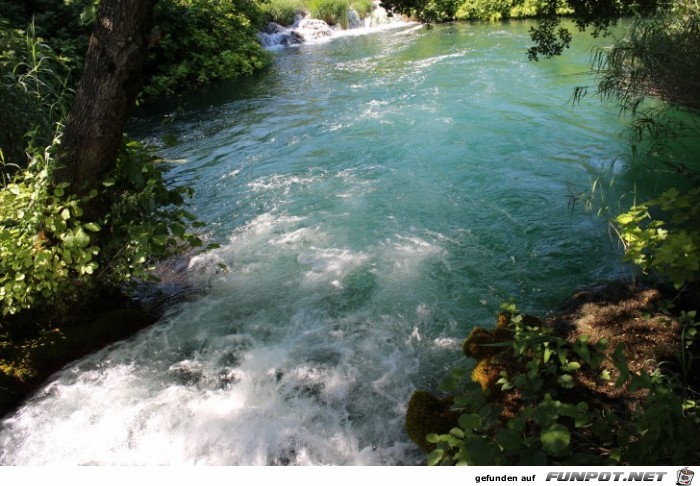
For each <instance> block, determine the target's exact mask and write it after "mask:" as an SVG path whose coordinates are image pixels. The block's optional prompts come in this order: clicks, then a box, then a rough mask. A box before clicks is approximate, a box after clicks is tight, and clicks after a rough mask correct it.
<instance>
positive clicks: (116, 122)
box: [54, 0, 157, 216]
mask: <svg viewBox="0 0 700 486" xmlns="http://www.w3.org/2000/svg"><path fill="white" fill-rule="evenodd" d="M156 2H157V0H102V1H101V2H100V7H99V10H98V13H97V21H96V23H95V28H94V30H93V32H92V36H91V38H90V45H89V47H88V51H87V55H86V57H85V68H84V71H83V75H82V77H81V78H80V83H79V85H78V89H77V92H76V96H75V101H74V102H73V106H72V107H71V111H70V113H69V115H68V118H67V120H66V127H65V130H64V133H63V141H62V142H61V147H60V149H59V153H58V162H59V164H58V165H59V167H60V168H59V169H58V170H57V171H56V173H55V175H54V179H55V181H56V182H67V183H68V184H69V190H70V192H72V193H73V194H77V195H79V196H81V195H84V194H87V193H88V192H89V191H90V190H92V189H99V187H98V186H99V184H100V182H101V181H102V179H103V178H104V176H105V174H106V173H108V172H109V171H110V170H112V169H113V168H114V166H115V164H116V160H117V155H118V152H119V146H120V143H121V139H122V134H123V131H124V127H125V125H126V122H127V120H128V118H129V115H130V114H131V111H132V109H133V107H134V105H135V102H136V96H137V95H138V93H139V90H140V89H141V84H142V79H141V77H142V68H143V63H144V61H145V59H146V50H147V47H148V37H149V33H150V31H151V28H152V26H153V8H154V7H155V4H156ZM87 209H90V208H87ZM90 212H94V211H90ZM93 216H94V214H93Z"/></svg>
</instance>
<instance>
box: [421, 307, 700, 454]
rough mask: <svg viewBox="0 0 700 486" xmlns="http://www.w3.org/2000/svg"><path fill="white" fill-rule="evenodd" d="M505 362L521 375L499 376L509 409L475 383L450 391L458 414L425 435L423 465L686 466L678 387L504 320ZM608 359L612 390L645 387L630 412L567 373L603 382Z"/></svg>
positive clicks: (692, 429)
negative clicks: (597, 397) (512, 404)
mask: <svg viewBox="0 0 700 486" xmlns="http://www.w3.org/2000/svg"><path fill="white" fill-rule="evenodd" d="M512 324H513V326H514V329H515V336H514V339H513V342H512V349H511V353H512V356H511V357H512V359H513V360H514V361H515V363H517V365H518V367H519V369H520V371H519V372H517V373H514V374H513V376H508V374H507V373H505V372H503V373H502V379H501V380H500V381H499V384H500V385H501V387H502V388H503V390H505V393H508V394H510V396H512V397H517V400H518V403H519V408H518V410H517V413H515V414H513V413H511V414H508V415H504V414H503V413H502V412H503V407H502V406H501V405H498V403H497V402H494V401H492V400H491V399H490V398H489V397H488V392H486V393H485V392H484V391H483V390H482V389H481V387H480V386H479V385H478V384H476V383H473V382H472V383H468V384H467V385H466V386H465V387H464V388H462V389H461V391H460V392H459V394H458V395H457V396H456V397H455V401H454V406H453V407H452V408H453V410H455V411H458V412H460V413H461V415H460V417H459V420H458V425H457V427H454V428H453V429H452V430H450V431H449V433H442V434H428V435H427V437H426V440H427V441H428V442H429V443H432V444H434V445H435V449H434V450H433V452H431V453H430V455H429V456H428V459H427V460H428V464H429V465H438V464H440V465H501V464H503V465H546V464H575V465H649V464H667V463H676V464H679V463H690V462H693V460H694V459H695V460H697V459H698V453H697V448H696V447H695V445H694V440H695V438H694V437H695V435H696V433H697V432H696V431H697V430H698V427H699V426H700V403H699V402H698V401H696V400H694V399H687V398H683V394H682V390H679V389H677V388H676V386H675V385H674V382H673V381H672V380H669V379H666V378H665V377H664V376H662V375H661V374H660V373H653V374H651V375H650V374H647V373H642V374H634V373H631V372H630V370H629V367H628V365H627V361H626V359H625V354H624V349H623V348H622V347H618V348H617V349H615V351H614V352H613V353H612V355H608V354H607V353H606V349H605V348H606V346H605V343H604V342H598V343H595V344H593V343H590V342H589V340H588V339H587V338H585V337H584V338H581V339H579V340H577V341H576V342H575V343H569V342H567V341H565V340H563V339H561V338H558V337H556V336H552V335H551V334H550V333H549V332H548V331H547V330H545V329H542V328H540V327H538V326H531V325H527V324H525V322H524V320H523V319H522V316H520V315H519V314H515V315H514V316H513V317H512ZM605 358H608V359H611V360H612V363H613V364H614V366H615V368H616V370H617V375H618V378H617V380H616V382H615V386H617V387H623V386H624V387H628V388H629V390H630V391H635V390H637V391H640V392H642V391H643V392H644V393H646V398H644V400H643V403H642V404H641V405H640V406H639V407H637V408H636V409H635V410H632V411H629V410H624V409H617V410H616V409H614V408H612V407H610V406H604V405H601V404H600V403H598V404H596V402H595V401H594V400H591V399H590V398H591V397H586V396H582V395H581V394H580V393H577V392H580V390H579V389H578V388H576V386H575V383H576V376H577V375H579V374H581V373H587V374H588V375H589V376H600V378H599V379H601V380H605V379H610V378H609V377H610V370H607V369H604V368H602V367H601V365H602V363H603V362H604V359H605Z"/></svg>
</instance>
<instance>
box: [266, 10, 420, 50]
mask: <svg viewBox="0 0 700 486" xmlns="http://www.w3.org/2000/svg"><path fill="white" fill-rule="evenodd" d="M379 3H380V2H379V0H374V1H373V4H374V6H373V8H372V10H371V12H370V13H369V14H368V15H366V16H365V17H364V18H360V15H359V14H358V13H357V12H356V11H355V10H352V9H350V10H348V13H347V27H348V28H347V29H343V28H341V27H340V26H339V25H334V26H332V27H331V26H330V25H328V24H327V23H326V22H324V21H323V20H319V19H314V18H311V17H310V16H309V15H308V14H307V13H306V12H298V13H297V15H296V18H295V20H294V23H293V24H292V25H289V26H286V27H285V26H283V25H280V24H277V23H275V22H270V23H269V24H267V25H266V26H265V27H263V29H262V31H261V32H260V33H259V34H258V39H259V41H260V43H261V44H262V45H263V46H265V47H266V48H268V49H274V48H280V47H289V46H296V45H300V44H303V43H307V42H320V41H328V40H330V39H332V38H337V37H348V36H353V37H354V36H358V35H365V34H368V33H371V32H377V31H382V30H390V29H397V28H400V27H405V26H406V25H409V24H410V23H409V22H406V21H404V20H403V18H402V17H401V16H398V15H396V16H391V17H390V16H389V14H388V13H387V11H386V10H385V9H384V8H383V7H381V6H380V5H379Z"/></svg>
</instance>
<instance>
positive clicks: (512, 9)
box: [455, 0, 565, 21]
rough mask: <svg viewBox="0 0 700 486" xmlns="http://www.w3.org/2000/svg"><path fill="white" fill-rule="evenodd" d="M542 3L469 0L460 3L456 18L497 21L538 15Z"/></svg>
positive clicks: (525, 0)
mask: <svg viewBox="0 0 700 486" xmlns="http://www.w3.org/2000/svg"><path fill="white" fill-rule="evenodd" d="M541 3H542V2H541V1H540V0H467V1H464V2H462V3H460V5H459V7H458V8H457V12H456V14H455V18H456V19H457V20H492V21H495V20H505V19H516V18H527V17H536V16H537V15H538V13H539V8H540V5H541ZM560 13H565V12H564V11H562V12H560Z"/></svg>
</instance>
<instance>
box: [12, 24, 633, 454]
mask: <svg viewBox="0 0 700 486" xmlns="http://www.w3.org/2000/svg"><path fill="white" fill-rule="evenodd" d="M528 27H529V24H527V23H512V24H505V25H503V26H491V25H467V24H465V25H452V26H440V27H437V28H435V29H433V30H426V29H424V28H416V27H407V28H405V29H401V30H398V31H390V32H384V33H382V34H381V35H368V36H365V37H357V38H352V39H338V40H335V41H333V42H330V43H326V44H322V45H309V46H302V47H300V48H298V49H290V50H286V51H280V52H278V53H277V58H276V62H275V65H274V67H273V69H272V70H271V72H269V73H267V74H265V75H263V76H259V77H258V78H257V79H255V80H253V81H246V82H241V83H237V84H229V85H224V86H221V87H219V88H217V89H210V90H208V91H205V92H202V93H200V94H198V95H197V96H196V97H192V98H191V99H189V100H188V101H187V102H186V104H185V110H184V113H181V114H179V115H178V116H177V117H176V122H175V123H174V124H172V125H167V126H165V125H160V124H159V118H158V116H156V115H153V116H150V117H148V116H146V115H143V116H142V119H141V120H140V125H139V127H140V128H138V129H139V130H141V133H142V134H143V138H145V139H149V140H151V141H155V142H156V143H157V142H159V141H160V140H161V138H162V137H164V136H165V135H175V136H177V138H178V139H179V144H178V145H177V146H176V147H173V148H164V149H163V151H162V154H163V156H164V157H166V158H168V159H172V160H178V161H179V163H177V164H174V165H173V168H172V171H171V173H170V177H171V180H172V181H173V182H174V183H180V184H190V185H192V186H193V187H194V188H195V189H196V193H197V195H196V197H195V200H194V208H195V211H196V213H197V214H198V215H199V216H200V217H201V218H202V219H204V220H206V221H207V222H209V231H210V234H209V238H210V239H213V240H216V241H219V242H222V243H223V246H222V248H220V249H218V250H215V251H212V252H210V253H207V254H204V255H201V256H199V257H197V258H195V259H194V260H193V262H192V265H191V269H190V276H191V278H192V279H193V280H194V281H195V282H198V283H199V284H200V285H202V286H204V287H205V288H206V289H207V292H206V294H205V295H203V296H202V297H200V298H197V299H196V300H194V301H191V302H185V303H182V304H180V305H178V306H176V307H175V308H172V309H170V310H169V311H168V313H167V315H166V316H165V317H164V318H163V319H162V321H161V322H160V323H159V324H157V325H156V326H154V327H153V328H152V329H149V330H146V331H145V332H143V333H141V334H139V335H138V336H136V337H134V338H132V339H130V340H129V341H126V342H124V343H121V344H118V345H115V346H112V347H110V348H108V349H106V350H103V351H101V352H99V353H97V354H95V355H93V356H91V357H88V358H86V359H85V360H82V361H80V362H77V363H74V364H72V365H70V366H69V367H67V368H66V369H65V370H64V371H62V372H61V373H59V374H58V375H56V376H55V377H54V378H53V379H52V381H51V382H50V383H48V384H47V385H46V386H45V387H44V388H43V389H42V390H41V391H40V392H39V393H38V394H37V395H36V396H35V397H34V398H32V399H31V400H30V401H28V403H26V404H25V406H23V407H22V408H21V409H20V410H19V411H18V412H17V413H16V414H14V415H13V416H10V417H7V418H6V420H5V421H4V422H3V424H2V431H1V432H0V451H1V452H0V461H1V462H2V463H5V464H179V463H194V464H417V463H421V461H422V460H423V459H422V455H421V454H420V453H419V451H418V450H417V449H416V447H415V446H413V445H412V444H411V443H410V441H409V440H408V438H407V437H406V435H405V431H404V429H403V414H404V412H405V409H406V404H407V402H408V399H409V397H410V395H411V393H412V391H413V390H414V389H416V388H417V387H434V386H435V383H436V382H437V381H439V380H440V379H441V377H442V376H443V374H444V372H445V370H446V369H447V368H448V367H449V366H451V365H452V364H454V362H455V360H457V359H459V356H460V351H459V343H460V341H461V340H462V339H463V338H464V337H465V336H466V335H467V333H468V332H469V330H470V329H471V328H472V327H473V326H474V325H475V324H485V325H488V324H490V323H491V321H492V319H493V316H494V314H495V312H496V311H497V309H498V307H499V304H500V302H501V301H503V300H505V299H507V298H509V297H515V298H516V299H517V300H518V302H519V303H520V305H521V307H523V308H525V309H526V310H527V311H530V312H533V313H544V312H547V311H548V310H550V309H552V308H553V307H554V306H556V305H557V304H558V303H559V302H560V300H561V299H562V298H563V297H565V296H566V295H567V294H568V293H569V292H570V291H571V290H573V289H574V288H575V287H577V286H580V285H582V284H587V283H591V282H593V281H597V280H600V279H604V278H608V277H611V276H614V275H616V274H617V272H619V271H620V268H619V267H618V264H617V263H616V261H617V254H616V251H615V248H614V245H613V243H612V242H611V241H610V239H609V238H608V236H607V234H606V232H605V229H604V227H603V224H602V223H601V222H600V221H596V220H593V219H591V218H589V217H587V216H585V215H581V214H578V213H575V214H574V215H570V213H569V211H568V210H567V199H566V195H567V194H568V189H569V188H574V189H578V190H581V189H585V188H586V187H587V186H588V184H589V180H590V178H591V177H592V176H595V175H596V174H597V172H598V171H599V170H600V169H601V168H602V167H603V166H604V165H605V164H607V163H608V161H609V160H611V159H612V158H614V157H616V156H617V155H619V154H620V153H622V152H624V150H625V148H624V144H623V143H622V142H621V141H620V140H619V139H618V137H617V135H618V133H619V131H620V130H621V127H622V125H621V123H622V122H620V121H619V120H618V119H617V112H616V109H615V108H614V107H609V106H601V105H599V104H597V103H594V102H590V103H587V104H583V105H582V106H581V107H578V108H576V109H574V108H572V106H571V104H570V103H569V97H570V95H571V91H572V89H573V87H574V86H575V85H576V84H581V83H582V82H590V81H589V80H588V81H587V80H586V79H585V78H581V77H574V76H572V75H573V74H575V73H579V72H582V71H584V70H585V69H586V61H587V59H588V55H587V53H586V51H585V50H584V48H585V44H586V42H587V40H586V39H585V38H582V39H581V42H579V45H578V48H579V50H578V51H574V52H571V53H567V55H566V56H565V57H564V58H563V59H558V60H555V61H547V62H540V63H529V62H527V60H526V56H525V54H524V51H525V48H526V46H527V45H528V42H529V40H528V37H527V30H528ZM219 263H224V264H225V265H226V266H227V267H228V269H229V271H228V272H221V270H220V267H219V265H218V264H219Z"/></svg>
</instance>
